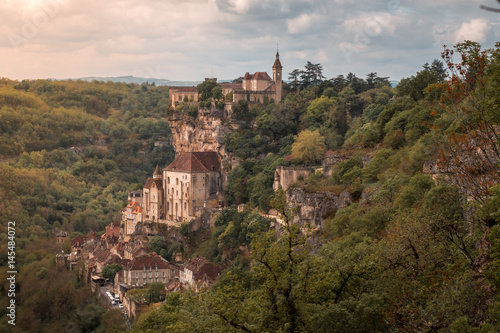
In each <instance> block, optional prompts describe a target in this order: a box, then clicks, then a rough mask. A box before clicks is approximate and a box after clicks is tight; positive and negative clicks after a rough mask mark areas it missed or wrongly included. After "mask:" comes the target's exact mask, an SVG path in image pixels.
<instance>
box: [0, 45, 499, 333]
mask: <svg viewBox="0 0 500 333" xmlns="http://www.w3.org/2000/svg"><path fill="white" fill-rule="evenodd" d="M455 55H460V56H462V57H460V56H458V57H457V56H455V57H456V58H458V59H459V60H458V62H457V60H453V59H452V58H451V53H450V52H445V53H444V54H443V62H439V61H437V60H436V61H434V62H433V63H432V64H431V65H428V64H426V65H424V66H423V69H422V70H421V71H419V72H418V73H416V74H415V75H414V76H412V77H409V78H406V79H403V80H401V82H400V83H399V84H398V85H397V86H396V87H395V88H393V87H391V84H390V82H389V81H388V79H387V78H383V77H379V76H378V75H377V74H376V73H371V74H370V75H368V76H367V77H366V79H362V78H359V77H356V76H355V75H354V74H352V73H349V74H348V75H347V76H345V77H344V76H342V75H339V76H337V77H335V78H333V79H331V80H323V81H322V82H320V83H318V84H308V83H307V82H295V83H294V84H288V85H286V86H285V89H286V91H287V95H286V98H285V99H284V100H283V101H282V102H280V103H278V104H275V103H274V102H272V101H265V102H264V103H263V104H256V103H248V102H247V101H244V100H242V101H240V102H239V103H238V104H237V105H234V106H233V113H232V121H234V122H237V123H238V126H235V127H234V130H233V131H228V132H224V135H225V136H224V140H223V141H224V142H223V143H224V149H225V152H226V153H227V154H230V156H231V157H232V158H234V159H235V161H237V163H234V167H232V169H231V171H230V172H229V174H228V178H227V180H228V184H227V198H228V201H229V204H230V206H229V207H227V208H225V209H224V210H223V211H222V213H221V214H220V215H218V216H217V217H216V218H215V220H214V221H213V228H211V229H206V230H199V231H196V232H194V231H191V230H189V229H188V228H186V226H185V225H183V226H182V227H181V228H180V230H179V233H181V234H182V235H183V236H185V237H186V239H188V242H189V247H190V251H191V252H192V253H193V254H194V253H196V254H201V255H203V256H205V257H206V258H207V259H209V260H210V261H212V262H215V263H220V264H223V265H224V266H225V267H228V268H227V269H226V270H225V271H224V272H223V273H222V274H221V275H220V276H219V278H218V280H217V282H216V284H215V285H214V286H212V288H211V289H207V290H199V291H198V292H194V291H187V292H184V293H178V292H174V293H171V294H168V295H167V298H166V301H165V302H164V304H162V305H161V306H160V307H158V308H156V309H150V311H149V312H147V313H146V314H144V315H143V316H142V317H141V318H140V319H139V320H138V321H137V322H136V323H135V324H134V327H133V331H134V332H151V331H154V332H182V331H185V332H207V331H214V332H238V331H244V332H370V331H376V332H400V331H407V332H423V331H426V332H495V331H498V330H499V329H500V322H499V318H500V312H499V311H500V303H499V299H498V293H497V289H498V288H499V287H500V284H499V279H498V276H500V271H499V267H500V262H499V255H500V252H499V251H500V248H499V244H500V228H499V226H498V222H500V211H499V207H500V204H499V203H500V187H499V185H498V184H499V181H500V175H499V156H500V155H499V153H498V152H499V151H500V149H499V142H498V133H499V131H498V129H499V125H500V111H499V108H500V101H499V96H498V93H497V91H498V87H499V86H500V44H497V47H496V48H495V49H492V50H486V51H484V52H483V53H482V52H481V50H480V46H479V45H478V44H477V43H473V42H466V43H463V44H459V45H457V46H456V48H455ZM443 74H444V75H443ZM168 104H169V101H168V88H167V87H160V86H152V85H149V84H141V85H136V84H125V83H113V82H106V83H104V82H85V81H46V80H36V81H22V82H18V81H10V80H7V79H2V80H1V81H0V155H1V156H0V158H2V159H10V158H13V160H11V161H8V162H7V163H1V164H0V208H1V209H0V221H1V225H2V233H1V236H0V240H1V242H0V244H1V245H0V262H1V268H0V277H1V278H2V280H1V281H3V282H2V284H1V285H0V292H1V293H0V294H1V295H2V296H1V298H0V305H1V308H3V309H4V310H3V311H6V310H5V309H6V306H7V302H8V298H7V297H6V296H4V295H6V291H7V290H8V288H9V285H8V282H7V280H6V278H7V262H8V261H9V258H8V256H7V255H6V254H7V252H8V251H7V244H8V242H7V241H8V238H7V223H8V221H16V222H17V225H16V232H17V234H16V236H17V238H16V251H17V254H16V265H17V268H18V270H19V272H20V273H19V275H18V276H17V279H18V281H17V283H18V285H17V287H16V291H17V295H18V296H17V298H16V302H17V306H18V308H17V316H18V317H17V323H18V325H17V326H16V327H15V329H13V330H12V331H14V332H18V331H19V332H21V331H40V332H91V331H94V330H95V331H97V332H122V331H125V328H123V327H121V326H120V325H121V324H120V321H119V320H118V319H117V316H116V313H113V312H112V311H109V312H107V313H105V311H104V309H103V308H102V307H101V306H100V305H97V304H96V301H95V299H94V298H93V297H92V295H91V293H90V292H89V289H88V288H87V287H86V286H85V285H84V284H83V282H82V281H83V277H82V276H81V274H79V273H78V272H68V271H64V272H62V271H61V269H60V268H58V267H57V266H56V264H55V253H56V251H60V250H61V248H58V247H57V246H56V245H55V244H54V242H53V237H52V231H53V230H54V229H55V228H56V227H57V228H62V229H64V230H67V231H68V232H70V234H71V236H75V235H79V234H81V233H86V232H87V231H88V230H89V229H90V228H91V229H93V230H96V231H97V232H98V233H99V232H102V231H103V229H104V227H105V226H106V225H108V224H109V223H110V222H114V221H117V220H119V216H120V213H121V209H122V208H123V207H124V206H125V204H126V194H127V192H128V191H131V190H135V189H138V188H141V186H142V184H144V181H145V179H146V178H147V177H150V175H151V174H152V173H153V170H154V168H155V166H156V165H160V166H165V165H167V164H168V163H169V162H170V161H172V160H173V157H174V152H173V149H172V147H170V146H168V145H165V146H155V144H154V143H155V142H156V141H158V140H161V141H163V142H165V141H167V142H168V140H169V138H170V137H171V130H170V128H169V126H168V122H167V120H166V119H167V115H169V114H170V113H171V112H167V110H168ZM189 117H191V118H193V119H192V122H193V124H196V123H197V121H198V120H199V119H198V118H197V117H198V115H197V113H196V112H194V113H192V114H190V115H189ZM200 119H201V118H200ZM193 126H194V125H193ZM202 128H203V127H202ZM332 160H334V161H335V162H334V163H330V164H328V163H329V162H328V161H332ZM281 166H284V167H296V168H303V169H314V170H315V171H314V172H311V173H310V175H309V176H303V175H302V176H300V177H297V179H296V181H294V182H293V184H291V186H290V188H289V189H288V190H287V191H284V190H279V191H277V192H275V191H274V190H273V182H274V180H275V171H276V168H277V167H281ZM298 192H300V193H304V195H305V194H310V195H315V198H317V200H319V201H321V200H332V199H331V198H336V197H335V196H340V194H342V193H345V195H346V196H347V195H348V196H349V200H345V204H344V205H342V207H340V206H339V207H340V208H338V207H336V208H335V209H331V210H330V211H328V213H327V214H324V215H321V216H319V217H318V219H319V220H321V221H320V223H318V225H307V224H299V223H294V222H293V221H294V220H295V219H296V216H298V215H301V214H302V215H304V214H305V213H306V212H305V209H304V208H300V209H297V207H298V206H297V204H296V202H297V200H296V199H297V195H295V194H294V193H298ZM292 199H293V200H295V201H293V200H292ZM291 202H295V207H294V206H293V205H292V204H291ZM238 204H244V209H243V211H242V212H239V211H238V210H237V209H236V205H238ZM270 210H271V211H274V212H277V213H278V215H279V216H280V217H281V221H282V224H281V225H278V226H276V224H275V223H274V222H273V223H271V221H269V220H268V219H266V218H264V217H263V216H262V213H268V212H269V211H270ZM301 221H303V220H301ZM271 225H273V226H274V228H272V227H271ZM166 245H171V244H166ZM177 248H182V246H180V245H179V244H176V251H177ZM62 249H64V250H66V251H68V249H69V244H64V245H63V247H62ZM183 251H184V250H183ZM172 252H173V251H170V253H169V256H171V255H172V254H173V253H172ZM191 252H190V253H191ZM38 286H41V287H38ZM3 313H7V312H2V315H3ZM2 318H3V319H2V320H1V321H0V327H1V329H0V330H2V331H10V330H11V329H12V327H11V326H8V324H7V318H6V317H5V316H2ZM115 323H116V324H115Z"/></svg>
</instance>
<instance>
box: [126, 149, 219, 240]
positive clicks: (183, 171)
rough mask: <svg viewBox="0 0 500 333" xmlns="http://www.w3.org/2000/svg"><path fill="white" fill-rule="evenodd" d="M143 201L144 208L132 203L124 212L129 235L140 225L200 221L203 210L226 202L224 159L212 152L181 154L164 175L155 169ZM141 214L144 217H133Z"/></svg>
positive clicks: (146, 187)
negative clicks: (144, 223) (197, 219)
mask: <svg viewBox="0 0 500 333" xmlns="http://www.w3.org/2000/svg"><path fill="white" fill-rule="evenodd" d="M142 198H143V204H142V208H141V205H139V204H138V203H136V202H129V204H128V206H127V207H126V209H125V210H124V212H123V221H124V224H125V226H124V230H125V234H126V235H130V234H132V233H134V232H135V229H136V226H137V223H138V222H148V221H151V222H160V223H181V222H185V221H189V220H192V219H194V218H197V217H201V215H202V213H203V210H204V209H206V208H218V207H220V206H221V204H222V202H223V201H224V178H223V176H222V172H221V158H220V157H219V155H218V154H217V153H216V152H213V151H211V152H181V153H179V154H178V155H177V157H176V158H175V160H174V161H173V162H172V163H171V164H170V165H168V166H167V167H166V168H164V169H163V173H161V172H160V170H159V168H158V167H156V170H155V172H154V174H153V178H149V179H148V180H147V181H146V184H145V185H144V188H143V196H142ZM138 211H142V212H143V213H142V214H141V215H139V214H134V212H138ZM139 217H141V218H142V219H139Z"/></svg>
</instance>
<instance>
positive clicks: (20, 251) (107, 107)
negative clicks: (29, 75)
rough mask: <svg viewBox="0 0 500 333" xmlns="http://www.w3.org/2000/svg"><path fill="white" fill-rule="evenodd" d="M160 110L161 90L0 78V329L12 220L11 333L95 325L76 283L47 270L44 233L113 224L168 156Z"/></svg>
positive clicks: (164, 102) (48, 244)
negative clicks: (13, 298)
mask: <svg viewBox="0 0 500 333" xmlns="http://www.w3.org/2000/svg"><path fill="white" fill-rule="evenodd" d="M167 108H168V88H167V87H155V86H152V85H148V84H143V85H141V86H138V85H135V84H121V83H111V82H107V83H104V82H91V83H89V82H85V81H49V80H35V81H27V80H26V81H22V82H18V81H11V80H7V79H1V81H0V159H4V163H0V221H1V236H0V266H1V270H0V272H1V273H0V276H1V281H2V284H1V287H0V291H1V292H0V294H1V298H0V303H1V310H0V313H1V314H2V319H1V321H0V327H1V328H0V331H2V332H8V331H10V329H11V328H12V327H11V326H10V325H8V324H7V319H8V318H7V317H6V316H4V314H6V313H7V310H6V306H7V303H6V302H8V299H7V293H6V292H5V291H6V290H7V289H6V288H7V283H6V277H7V274H6V273H5V272H6V271H7V261H8V256H7V244H8V242H7V240H8V239H7V222H8V221H15V222H16V264H17V268H18V269H19V270H20V274H19V275H18V276H17V287H18V293H17V297H16V301H17V302H18V303H17V305H18V306H17V311H18V312H17V314H18V317H17V325H16V327H15V329H14V331H19V332H90V331H92V330H93V329H95V328H96V327H97V326H99V325H100V323H101V317H102V316H103V313H104V309H102V308H101V307H100V306H98V305H95V304H93V299H92V295H91V294H90V291H89V290H88V288H87V287H85V288H84V287H83V284H82V282H81V281H80V277H78V276H75V275H74V274H72V273H69V272H61V271H58V270H57V268H56V267H55V254H56V253H57V252H59V251H61V248H59V247H56V246H55V244H53V243H54V238H53V236H52V230H53V229H54V228H61V229H63V230H65V231H67V232H69V235H70V237H73V236H75V235H78V234H82V233H83V234H86V233H87V232H88V231H89V229H90V228H91V229H93V230H95V231H97V232H102V231H103V230H104V227H105V226H106V225H108V224H109V223H110V222H116V221H119V220H120V218H121V210H122V209H123V208H124V207H125V205H126V203H127V194H128V192H129V191H131V190H135V189H138V188H142V185H143V183H144V180H145V179H146V178H147V177H148V176H150V175H151V174H152V172H153V170H154V168H155V167H156V165H157V164H158V165H161V166H163V165H166V164H168V163H170V162H171V161H172V160H173V158H174V151H173V149H172V147H171V146H170V145H169V144H168V143H169V138H170V136H171V132H170V128H169V126H168V122H167V120H166V119H163V117H164V116H165V113H166V109H167ZM158 141H159V142H161V143H167V144H166V145H157V146H155V142H158ZM7 161H8V163H7ZM63 249H64V250H66V251H68V250H69V244H68V243H67V244H65V245H64V247H63ZM119 315H120V316H121V318H123V316H122V315H121V314H119ZM103 320H104V319H103Z"/></svg>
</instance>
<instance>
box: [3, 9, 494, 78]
mask: <svg viewBox="0 0 500 333" xmlns="http://www.w3.org/2000/svg"><path fill="white" fill-rule="evenodd" d="M480 5H485V6H489V7H493V8H498V9H500V3H499V2H497V1H496V0H370V1H368V0H358V1H355V0H176V1H174V0H0V77H7V78H11V79H24V78H57V79H64V78H77V77H85V76H101V77H105V76H123V75H134V76H138V77H146V78H148V77H155V78H163V79H169V80H194V81H199V80H203V78H205V77H208V76H210V77H211V76H212V75H213V76H214V77H218V78H219V79H233V78H236V77H238V76H241V75H243V74H244V73H245V72H247V71H248V72H255V71H267V72H268V73H271V66H272V64H273V62H274V55H275V52H276V46H277V44H279V51H280V55H281V62H282V64H283V66H284V73H285V74H287V73H289V72H291V71H292V70H293V69H294V68H299V69H301V68H303V66H304V64H305V63H306V62H307V61H311V62H313V63H320V64H322V65H323V71H324V74H325V76H326V77H327V78H332V77H334V76H336V75H339V74H347V73H348V72H353V73H355V74H356V75H358V76H360V77H365V74H367V73H369V72H377V73H378V74H379V75H380V76H389V77H390V78H391V79H392V80H399V79H401V78H403V77H407V76H410V75H412V74H414V73H415V72H417V71H419V70H420V69H421V66H422V65H423V64H424V63H425V62H431V61H432V60H433V59H434V58H439V57H440V53H441V51H442V45H443V44H447V45H454V44H455V43H457V42H459V41H462V40H464V39H471V40H475V41H478V42H480V43H481V44H482V45H483V46H485V47H491V46H493V45H494V44H495V42H496V41H500V38H499V37H500V31H499V29H500V13H493V12H488V11H485V10H482V9H480V8H479V6H480ZM285 74H284V75H283V76H284V77H286V76H287V75H285Z"/></svg>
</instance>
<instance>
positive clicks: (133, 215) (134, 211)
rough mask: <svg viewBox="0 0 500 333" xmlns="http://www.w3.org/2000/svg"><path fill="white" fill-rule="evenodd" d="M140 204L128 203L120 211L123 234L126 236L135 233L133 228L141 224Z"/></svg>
mask: <svg viewBox="0 0 500 333" xmlns="http://www.w3.org/2000/svg"><path fill="white" fill-rule="evenodd" d="M142 211H143V209H142V207H141V204H139V203H138V202H135V201H131V202H129V203H128V205H127V207H125V209H124V210H123V211H122V222H123V224H124V232H125V234H126V235H131V234H133V233H134V232H135V228H136V227H137V223H139V222H142V220H143V214H142Z"/></svg>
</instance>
